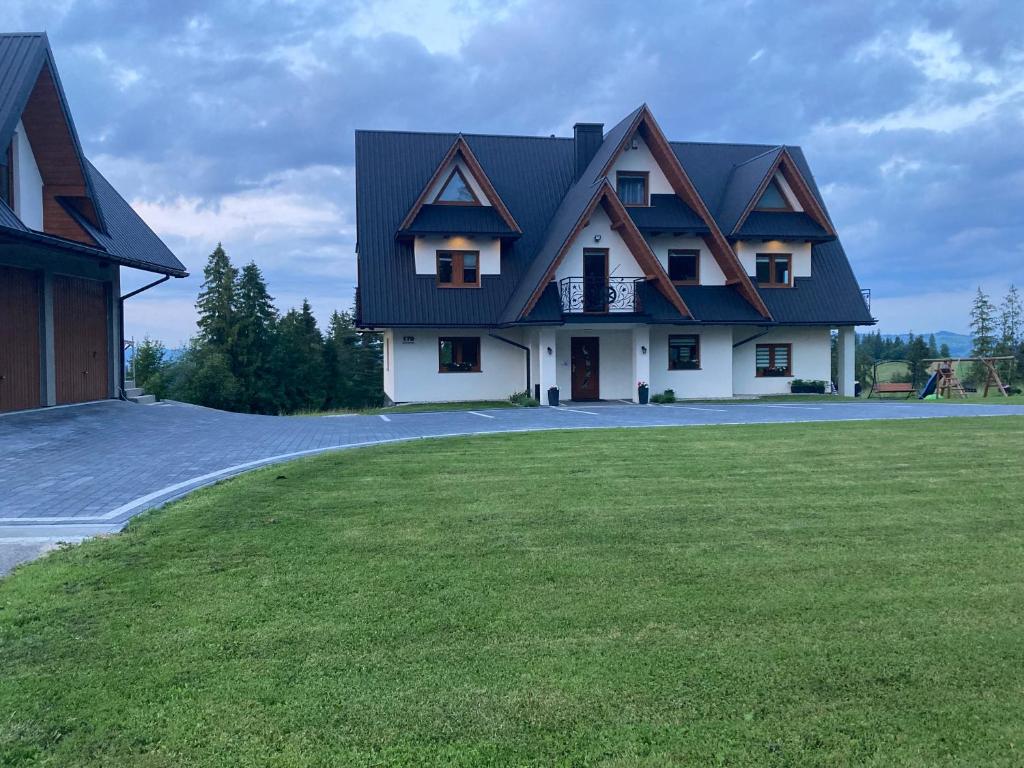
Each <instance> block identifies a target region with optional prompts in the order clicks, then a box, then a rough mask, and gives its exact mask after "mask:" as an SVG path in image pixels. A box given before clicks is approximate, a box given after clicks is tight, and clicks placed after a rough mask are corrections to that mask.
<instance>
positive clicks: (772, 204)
mask: <svg viewBox="0 0 1024 768" xmlns="http://www.w3.org/2000/svg"><path fill="white" fill-rule="evenodd" d="M754 210H755V211H792V210H793V207H792V206H791V205H790V204H789V201H788V200H787V199H786V196H785V195H784V194H782V189H781V187H779V182H778V181H776V180H775V179H772V180H771V181H770V182H768V186H767V187H766V188H765V190H764V194H762V195H761V199H760V200H758V201H757V207H756V208H754Z"/></svg>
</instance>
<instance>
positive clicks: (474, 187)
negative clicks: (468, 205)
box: [426, 160, 491, 205]
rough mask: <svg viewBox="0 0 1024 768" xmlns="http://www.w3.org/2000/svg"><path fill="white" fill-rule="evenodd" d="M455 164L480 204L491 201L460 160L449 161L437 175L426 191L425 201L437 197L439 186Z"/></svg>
mask: <svg viewBox="0 0 1024 768" xmlns="http://www.w3.org/2000/svg"><path fill="white" fill-rule="evenodd" d="M455 166H458V168H459V170H460V171H462V175H463V176H464V177H465V178H466V183H467V184H469V187H470V189H472V190H473V192H474V194H476V197H477V200H479V201H480V204H481V205H490V204H491V201H490V200H488V199H487V196H486V195H484V191H483V188H482V187H481V186H480V184H479V183H478V182H477V180H476V177H475V176H473V174H472V172H470V170H469V168H468V167H467V166H466V164H465V163H464V162H462V161H461V160H456V161H455V162H452V163H449V164H448V166H447V167H446V168H445V169H444V170H443V171H442V172H441V175H440V176H438V179H437V181H435V182H434V185H433V186H432V187H431V188H430V191H429V192H428V193H427V198H426V199H427V202H428V203H432V202H434V200H436V199H437V196H438V194H439V193H440V192H441V188H442V187H443V186H444V185H445V182H446V181H448V177H449V176H451V173H452V168H454V167H455Z"/></svg>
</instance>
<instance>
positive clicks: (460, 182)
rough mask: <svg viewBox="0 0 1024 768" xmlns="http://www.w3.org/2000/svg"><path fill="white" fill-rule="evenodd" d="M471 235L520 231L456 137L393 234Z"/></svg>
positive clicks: (462, 141) (467, 148)
mask: <svg viewBox="0 0 1024 768" xmlns="http://www.w3.org/2000/svg"><path fill="white" fill-rule="evenodd" d="M438 208H441V209H445V208H462V209H465V210H464V212H463V213H461V214H453V213H452V212H451V211H443V210H442V211H438V210H437V209H438ZM473 209H476V211H475V212H474V211H473ZM485 209H490V210H485ZM460 227H461V229H460ZM475 233H478V234H491V235H493V236H498V237H518V236H519V235H521V234H522V230H520V228H519V225H518V224H517V223H516V220H515V219H514V218H513V217H512V214H511V213H510V212H509V210H508V208H507V207H506V206H505V203H504V201H503V200H502V199H501V196H500V195H499V194H498V192H497V190H495V188H494V185H493V184H491V180H490V179H489V178H487V173H486V172H485V171H484V169H483V167H482V166H481V165H480V161H479V160H477V158H476V155H474V154H473V150H472V149H471V148H470V146H469V143H468V142H467V141H466V139H465V137H464V136H462V135H461V134H460V135H459V136H457V137H456V139H455V141H454V142H453V143H452V146H451V147H450V148H449V149H448V151H447V152H446V153H445V155H444V157H443V158H441V162H440V163H438V165H437V168H436V169H435V170H434V173H433V174H432V175H431V177H430V179H429V180H428V181H427V183H426V184H425V185H424V186H423V189H422V191H421V192H420V194H419V195H418V196H417V198H416V200H415V201H414V202H413V204H412V207H411V208H410V209H409V212H408V213H406V215H405V218H403V219H402V223H401V224H400V225H399V227H398V233H397V235H398V236H399V237H408V236H415V235H416V234H424V235H426V234H438V235H442V234H449V235H470V234H475Z"/></svg>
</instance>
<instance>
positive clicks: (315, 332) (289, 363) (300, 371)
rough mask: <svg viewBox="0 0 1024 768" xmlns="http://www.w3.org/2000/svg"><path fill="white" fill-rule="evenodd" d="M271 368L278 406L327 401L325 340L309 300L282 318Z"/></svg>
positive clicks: (311, 407)
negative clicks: (278, 392)
mask: <svg viewBox="0 0 1024 768" xmlns="http://www.w3.org/2000/svg"><path fill="white" fill-rule="evenodd" d="M275 341H276V344H275V348H276V355H275V364H274V370H275V375H276V377H277V383H278V385H279V387H280V391H281V399H280V407H281V410H283V411H285V412H288V413H294V412H296V411H319V410H321V409H323V407H324V404H325V401H326V392H325V387H324V378H325V375H324V341H323V336H322V335H321V333H320V329H319V328H317V325H316V318H315V317H313V310H312V308H311V307H310V305H309V301H307V300H306V299H303V301H302V309H301V310H296V309H290V310H288V312H287V313H286V314H285V315H284V317H282V318H281V321H280V323H279V324H278V332H277V334H276V338H275Z"/></svg>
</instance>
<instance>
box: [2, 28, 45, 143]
mask: <svg viewBox="0 0 1024 768" xmlns="http://www.w3.org/2000/svg"><path fill="white" fill-rule="evenodd" d="M46 55H47V43H46V36H45V35H43V34H2V35H0V147H5V148H6V147H7V144H8V143H9V142H10V140H11V135H12V134H13V133H14V129H15V127H17V125H18V120H19V119H21V113H22V111H23V110H24V108H25V103H26V102H27V101H28V97H29V95H30V94H31V93H32V88H33V87H34V86H35V84H36V78H38V77H39V70H41V69H42V67H43V62H45V61H46ZM4 162H6V159H5V160H4Z"/></svg>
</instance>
